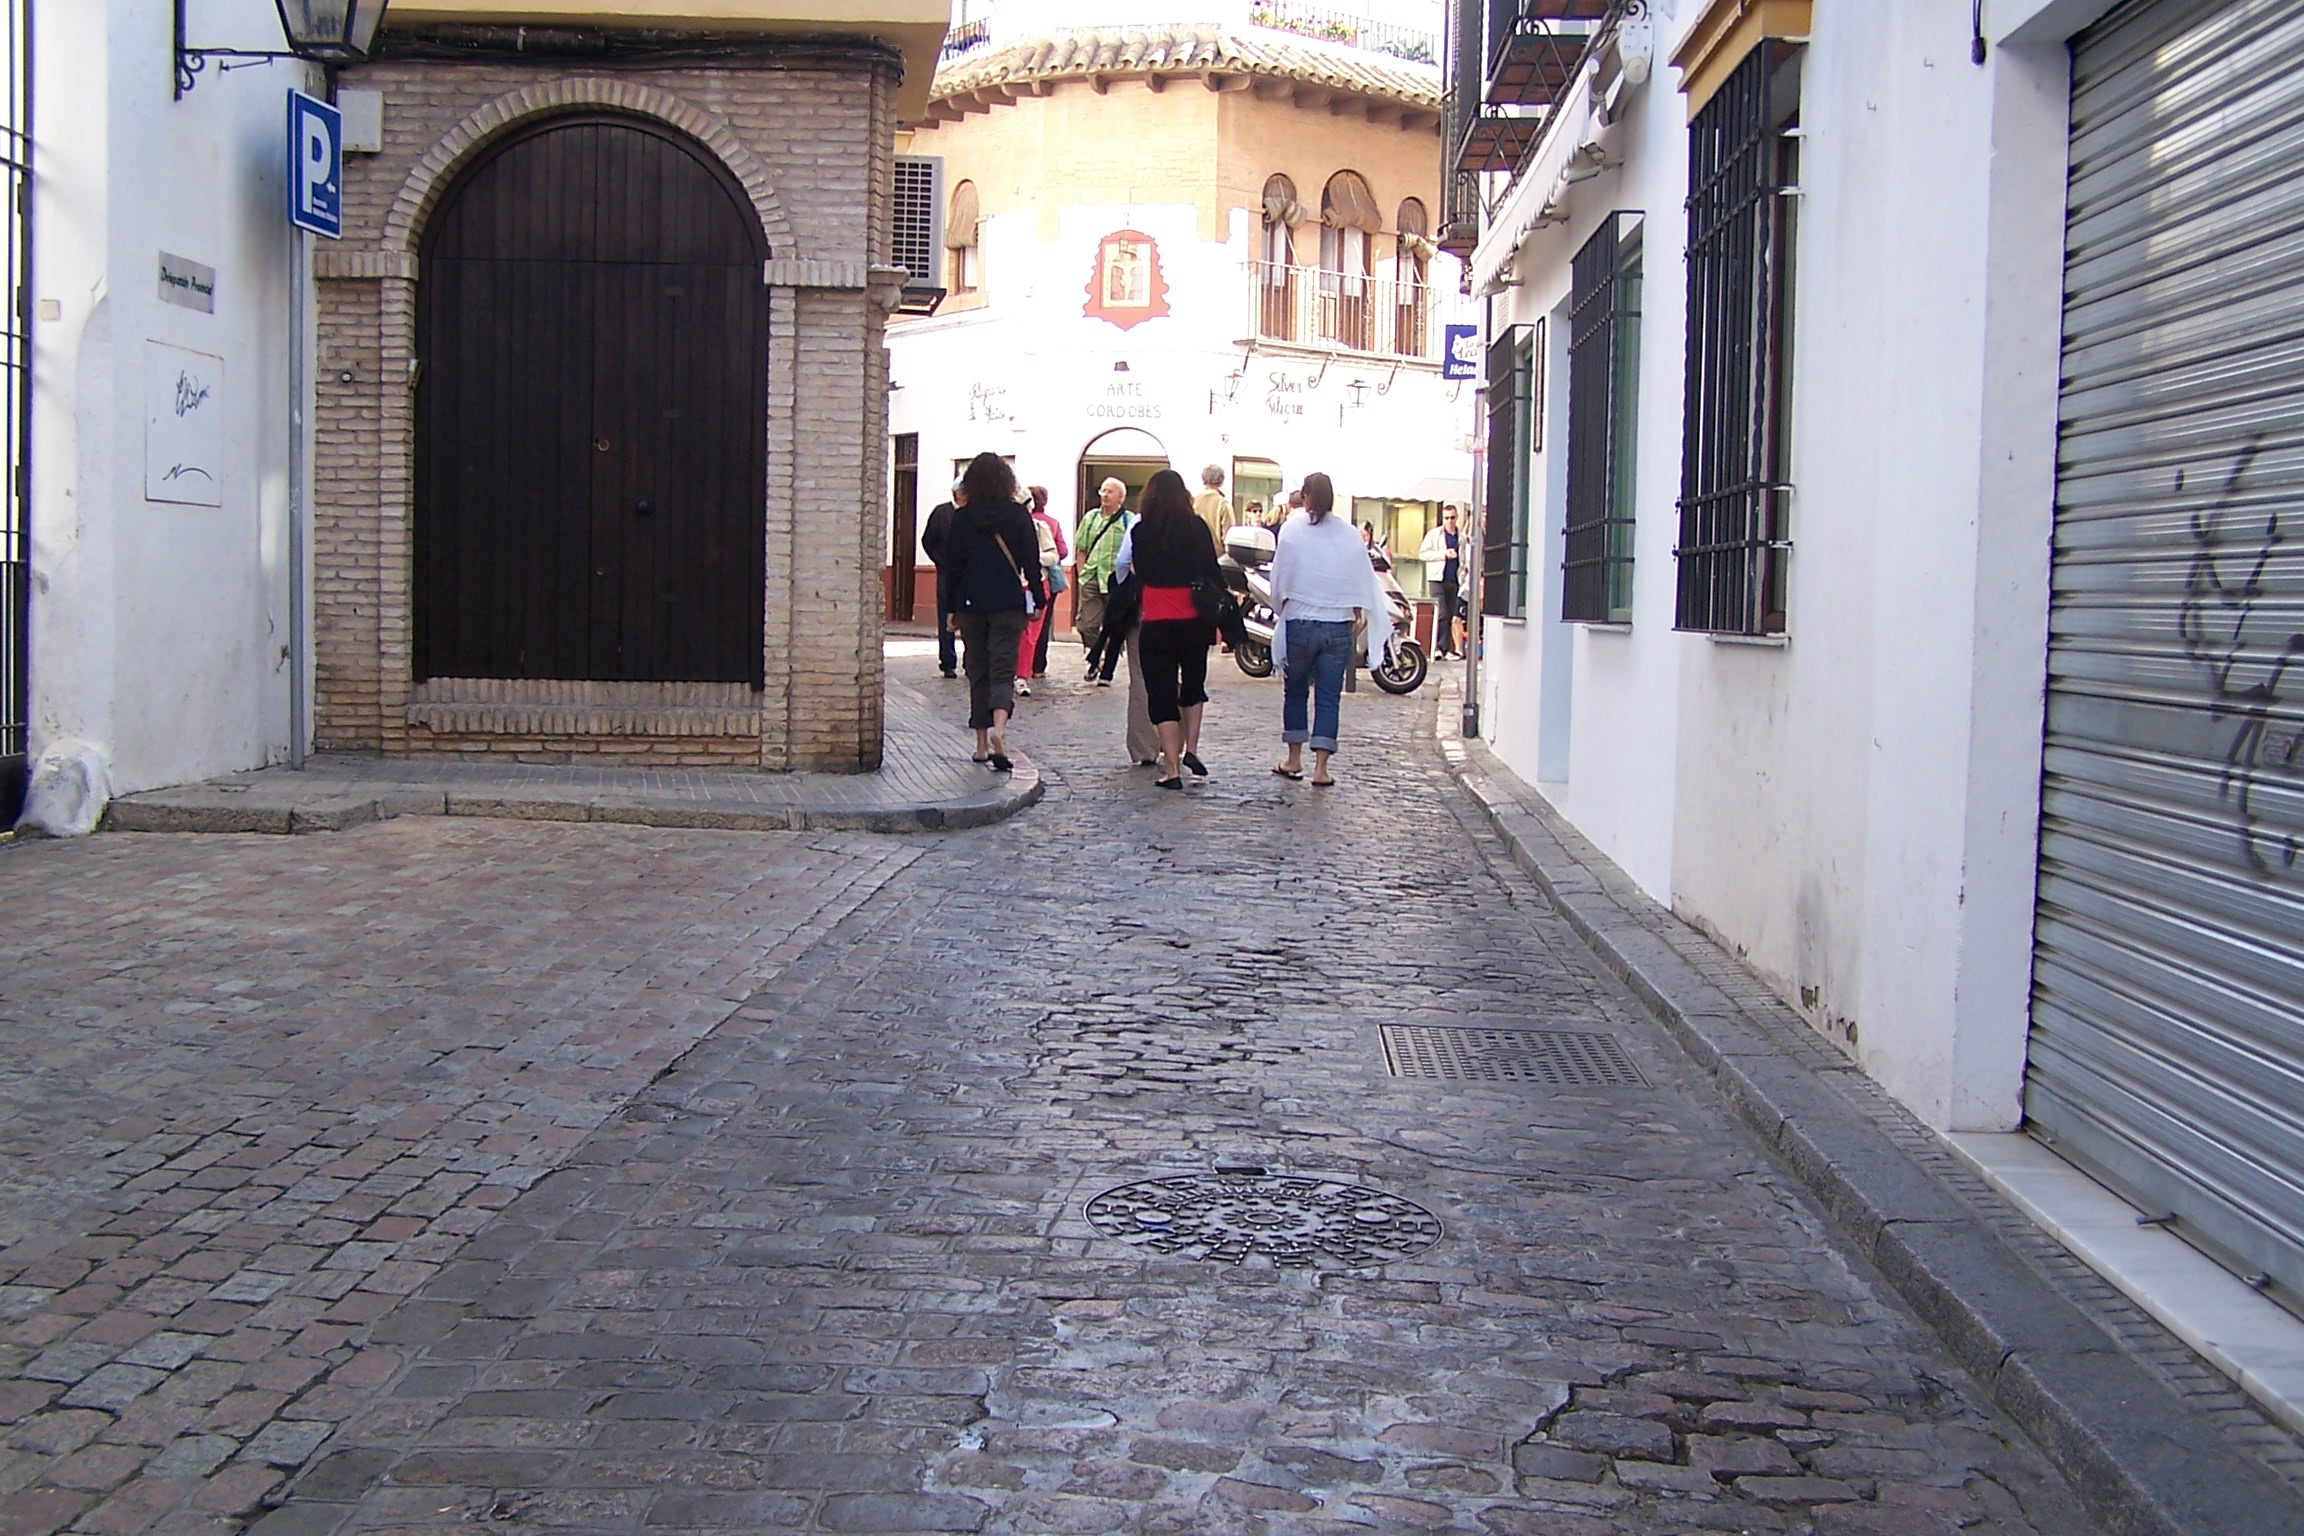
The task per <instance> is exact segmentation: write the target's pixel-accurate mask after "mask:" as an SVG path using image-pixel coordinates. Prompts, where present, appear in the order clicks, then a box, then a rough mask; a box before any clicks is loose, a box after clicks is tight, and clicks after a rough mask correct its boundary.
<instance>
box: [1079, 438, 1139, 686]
mask: <svg viewBox="0 0 2304 1536" xmlns="http://www.w3.org/2000/svg"><path fill="white" fill-rule="evenodd" d="M1127 502H1128V487H1127V486H1125V485H1122V484H1121V483H1120V482H1119V481H1117V480H1107V481H1105V482H1104V483H1103V484H1102V485H1101V486H1099V487H1097V489H1096V505H1095V506H1093V507H1090V508H1089V509H1088V510H1087V511H1086V512H1084V513H1082V514H1081V516H1080V523H1079V526H1078V527H1076V528H1074V529H1073V530H1072V554H1073V558H1074V559H1075V560H1076V561H1077V562H1078V563H1077V564H1076V565H1075V566H1074V568H1073V574H1074V575H1075V577H1076V578H1077V580H1076V581H1075V582H1074V583H1073V592H1072V627H1073V629H1075V630H1077V631H1078V632H1079V635H1080V648H1081V649H1082V650H1083V651H1088V652H1093V651H1094V650H1095V649H1096V639H1097V637H1098V636H1099V635H1101V634H1103V633H1104V599H1105V597H1106V596H1107V595H1109V594H1110V592H1111V590H1112V562H1113V561H1115V560H1117V559H1119V558H1120V541H1121V540H1122V539H1124V538H1126V537H1127V535H1128V506H1127ZM1089 670H1090V671H1091V672H1093V671H1095V665H1094V663H1090V665H1089Z"/></svg>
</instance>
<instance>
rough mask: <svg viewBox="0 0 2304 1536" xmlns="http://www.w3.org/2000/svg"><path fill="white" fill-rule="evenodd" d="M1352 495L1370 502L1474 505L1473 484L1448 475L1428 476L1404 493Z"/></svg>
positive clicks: (1384, 492) (1356, 491) (1362, 492)
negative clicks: (1452, 478) (1424, 502)
mask: <svg viewBox="0 0 2304 1536" xmlns="http://www.w3.org/2000/svg"><path fill="white" fill-rule="evenodd" d="M1352 494H1354V495H1355V496H1360V497H1364V498H1365V499H1367V500H1369V501H1452V502H1454V503H1455V504H1456V505H1458V506H1460V507H1468V506H1470V505H1472V482H1471V481H1469V480H1451V479H1450V478H1448V477H1447V476H1446V475H1428V476H1426V477H1425V478H1424V479H1422V480H1419V481H1417V482H1416V483H1415V484H1414V485H1412V486H1410V487H1408V489H1406V490H1404V491H1378V492H1374V493H1371V492H1368V491H1362V490H1358V489H1355V490H1354V491H1353V493H1352Z"/></svg>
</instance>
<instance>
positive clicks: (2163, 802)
mask: <svg viewBox="0 0 2304 1536" xmlns="http://www.w3.org/2000/svg"><path fill="white" fill-rule="evenodd" d="M1602 12H1604V16H1598V19H1595V18H1596V15H1597V13H1602ZM1971 21H1972V18H1971V8H1970V7H1968V6H1951V5H1944V4H1940V3H1931V0H1861V3H1858V0H1814V3H1813V4H1810V3H1808V0H1646V3H1635V0H1620V3H1615V4H1611V5H1609V6H1606V7H1600V6H1592V5H1579V4H1574V3H1570V0H1517V3H1507V4H1504V5H1501V6H1486V5H1482V6H1474V5H1472V4H1471V3H1470V0H1465V4H1464V5H1463V6H1461V7H1459V8H1457V10H1456V11H1455V12H1454V13H1453V22H1452V24H1453V25H1455V26H1457V27H1459V28H1460V29H1461V30H1459V31H1457V32H1456V33H1455V34H1454V36H1453V38H1452V44H1453V51H1454V55H1455V58H1456V60H1457V63H1456V64H1455V65H1453V66H1452V69H1454V70H1455V73H1454V74H1452V88H1453V91H1454V96H1453V99H1452V102H1451V108H1452V114H1453V118H1454V122H1453V124H1452V127H1453V128H1454V133H1455V136H1454V139H1453V141H1452V148H1451V151H1450V158H1449V162H1448V163H1449V168H1450V169H1451V170H1452V171H1457V172H1460V173H1461V174H1460V175H1459V176H1458V178H1457V180H1456V182H1455V183H1454V196H1453V198H1452V201H1451V206H1450V209H1449V212H1448V215H1447V217H1446V218H1445V219H1444V221H1443V229H1442V241H1443V243H1444V244H1447V243H1459V244H1463V245H1470V244H1471V243H1472V241H1473V239H1475V238H1476V240H1477V246H1476V249H1474V250H1473V253H1472V279H1473V286H1474V290H1475V293H1476V294H1477V295H1478V296H1479V298H1480V300H1481V302H1482V303H1483V305H1484V308H1485V328H1484V338H1483V339H1484V342H1485V343H1486V345H1487V346H1488V349H1489V351H1488V365H1487V369H1486V374H1487V378H1486V395H1487V404H1488V408H1489V416H1488V420H1489V423H1490V430H1489V439H1488V459H1487V474H1486V477H1485V479H1484V489H1485V492H1486V505H1485V507H1484V509H1483V517H1484V535H1485V537H1484V548H1483V557H1484V562H1485V571H1484V573H1483V586H1484V588H1485V590H1484V591H1483V593H1482V594H1481V599H1482V604H1483V606H1484V608H1485V610H1486V616H1485V617H1484V619H1483V620H1482V625H1481V633H1482V656H1481V662H1480V669H1481V670H1480V679H1481V682H1480V690H1479V705H1480V711H1479V718H1480V723H1481V728H1482V733H1483V734H1484V735H1485V736H1486V737H1487V738H1488V739H1489V741H1490V742H1491V743H1492V745H1493V746H1494V748H1495V749H1496V750H1497V752H1498V753H1499V754H1501V755H1502V757H1503V758H1504V759H1505V760H1506V761H1507V762H1508V763H1509V764H1510V765H1511V766H1512V767H1513V768H1514V769H1515V770H1516V771H1517V772H1518V773H1519V774H1520V775H1521V776H1522V777H1523V778H1525V779H1527V780H1529V781H1530V782H1531V783H1534V784H1536V785H1538V786H1539V788H1540V789H1541V790H1542V792H1543V793H1544V794H1545V796H1546V797H1547V798H1548V799H1549V800H1550V801H1551V803H1552V804H1553V805H1554V806H1555V807H1556V808H1557V809H1558V810H1559V812H1560V813H1561V814H1562V815H1563V816H1564V817H1565V818H1566V819H1567V820H1569V821H1570V822H1572V823H1573V824H1574V825H1575V826H1576V827H1577V828H1578V829H1579V830H1580V831H1582V832H1583V833H1584V834H1585V835H1586V836H1588V837H1589V838H1590V839H1591V840H1592V841H1593V842H1594V843H1596V844H1597V845H1598V846H1599V847H1600V848H1601V849H1602V850H1603V851H1605V852H1606V853H1607V854H1608V856H1609V857H1610V858H1612V859H1613V860H1615V861H1616V862H1617V863H1618V864H1619V865H1621V866H1622V867H1623V869H1624V870H1625V871H1626V872H1627V873H1628V874H1629V875H1631V877H1632V878H1634V879H1635V880H1636V881H1637V882H1638V883H1639V885H1640V886H1641V887H1642V889H1644V890H1645V891H1646V892H1648V893H1649V894H1650V895H1651V896H1653V897H1654V898H1655V899H1657V900H1659V901H1661V902H1664V903H1667V904H1669V905H1670V906H1671V907H1672V908H1673V910H1675V911H1676V912H1677V913H1679V914H1680V915H1681V916H1682V917H1684V918H1686V919H1687V920H1689V921H1691V922H1693V923H1695V924H1697V925H1698V926H1700V927H1702V928H1703V929H1705V930H1706V931H1708V932H1710V933H1711V934H1713V935H1714V936H1715V937H1717V938H1718V939H1720V940H1721V941H1723V942H1724V943H1726V944H1728V945H1730V946H1732V947H1733V948H1734V950H1735V951H1736V952H1737V953H1739V954H1740V955H1742V956H1743V957H1744V958H1745V959H1746V960H1747V961H1748V962H1749V963H1750V964H1751V965H1752V966H1753V967H1754V968H1755V969H1756V970H1757V971H1758V972H1759V973H1760V974H1761V975H1762V976H1764V977H1765V978H1767V980H1768V981H1769V982H1770V983H1771V985H1772V986H1773V987H1774V988H1775V990H1776V991H1778V992H1779V993H1780V995H1782V996H1783V997H1784V998H1785V999H1786V1001H1787V1002H1789V1003H1791V1004H1792V1005H1793V1006H1795V1007H1796V1008H1798V1009H1799V1010H1800V1011H1801V1012H1802V1013H1803V1014H1804V1015H1805V1016H1806V1018H1807V1019H1808V1020H1809V1021H1810V1023H1811V1024H1812V1025H1813V1026H1814V1027H1815V1028H1816V1029H1817V1030H1818V1031H1819V1032H1821V1033H1823V1034H1825V1035H1826V1036H1828V1037H1829V1038H1831V1039H1833V1040H1835V1041H1837V1042H1838V1043H1839V1044H1841V1045H1842V1046H1843V1047H1844V1048H1845V1049H1846V1050H1847V1051H1848V1052H1849V1053H1850V1055H1851V1056H1852V1057H1853V1058H1854V1059H1855V1060H1856V1061H1857V1062H1858V1063H1860V1064H1861V1065H1862V1067H1863V1068H1864V1070H1865V1071H1867V1072H1869V1073H1870V1074H1871V1075H1873V1076H1874V1077H1876V1078H1877V1079H1878V1080H1879V1081H1880V1082H1881V1083H1883V1084H1884V1085H1885V1086H1886V1087H1887V1088H1888V1089H1889V1090H1891V1091H1892V1092H1893V1093H1894V1094H1895V1095H1896V1096H1897V1097H1898V1098H1899V1099H1901V1100H1902V1101H1903V1102H1904V1103H1905V1104H1907V1105H1909V1106H1910V1107H1911V1108H1912V1109H1913V1110H1914V1111H1915V1112H1917V1113H1918V1114H1919V1115H1920V1116H1922V1117H1923V1118H1924V1119H1926V1120H1927V1121H1928V1122H1929V1123H1930V1124H1932V1125H1934V1126H1937V1127H1939V1128H1943V1129H1946V1130H1954V1131H1969V1130H1975V1131H2001V1130H2013V1129H2016V1128H2018V1127H2020V1126H2021V1127H2027V1128H2030V1129H2032V1130H2033V1131H2034V1132H2035V1133H2036V1134H2038V1135H2040V1136H2042V1137H2043V1139H2048V1140H2051V1141H2052V1142H2053V1143H2054V1144H2055V1145H2056V1146H2057V1147H2058V1148H2059V1150H2062V1151H2064V1152H2065V1153H2066V1154H2067V1155H2069V1156H2071V1157H2072V1158H2074V1159H2075V1160H2077V1161H2080V1162H2082V1163H2083V1164H2085V1165H2086V1166H2087V1167H2089V1168H2090V1169H2091V1170H2092V1171H2094V1172H2096V1173H2098V1174H2099V1175H2100V1176H2102V1177H2104V1178H2105V1179H2107V1180H2108V1181H2109V1182H2111V1183H2113V1184H2114V1185H2115V1186H2116V1187H2118V1188H2120V1189H2122V1190H2123V1191H2125V1192H2127V1193H2128V1194H2129V1195H2130V1196H2131V1197H2132V1198H2134V1199H2136V1200H2137V1201H2138V1202H2139V1203H2140V1204H2143V1205H2145V1206H2147V1207H2149V1208H2150V1209H2152V1210H2154V1211H2172V1212H2175V1213H2177V1218H2178V1220H2179V1222H2180V1223H2181V1225H2182V1227H2183V1229H2184V1231H2185V1235H2187V1236H2189V1237H2192V1238H2193V1239H2194V1240H2195V1241H2197V1242H2199V1243H2201V1244H2202V1245H2203V1246H2205V1247H2208V1248H2209V1249H2211V1251H2214V1252H2216V1253H2217V1254H2219V1255H2220V1256H2222V1257H2224V1258H2225V1259H2226V1261H2227V1262H2228V1263H2230V1264H2232V1265H2233V1266H2234V1267H2235V1268H2237V1269H2239V1270H2240V1271H2241V1272H2243V1273H2244V1274H2246V1275H2248V1276H2250V1277H2252V1283H2256V1284H2258V1285H2259V1287H2260V1288H2265V1287H2269V1288H2271V1289H2272V1290H2273V1292H2274V1293H2275V1294H2277V1295H2283V1296H2285V1297H2286V1298H2289V1299H2291V1301H2292V1300H2293V1298H2295V1297H2296V1296H2298V1295H2299V1294H2304V870H2299V868H2298V867H2297V858H2296V854H2297V850H2298V848H2299V846H2300V838H2304V772H2300V770H2304V753H2300V752H2299V750H2298V745H2297V744H2298V742H2299V740H2300V739H2304V686H2300V685H2304V672H2298V671H2297V670H2296V666H2297V664H2298V663H2299V662H2304V640H2300V639H2298V638H2296V636H2297V635H2298V633H2299V632H2304V564H2300V563H2299V560H2300V557H2299V555H2298V553H2297V549H2298V547H2299V546H2298V544H2297V540H2298V539H2299V537H2300V536H2304V524H2300V523H2298V522H2297V517H2298V516H2299V514H2297V513H2296V512H2295V511H2294V510H2293V508H2294V507H2295V505H2296V493H2297V490H2298V488H2299V484H2300V483H2304V468H2300V467H2299V466H2300V465H2304V393H2300V389H2304V364H2299V362H2298V361H2297V358H2298V353H2297V351H2296V343H2295V341H2294V338H2295V337H2296V336H2297V335H2298V334H2299V333H2304V256H2300V255H2299V254H2298V253H2299V250H2300V249H2304V248H2300V247H2299V246H2298V245H2297V244H2296V243H2295V242H2296V241H2297V239H2298V238H2299V237H2298V236H2297V235H2296V234H2295V233H2294V231H2296V230H2297V229H2298V228H2299V225H2298V223H2297V222H2296V214H2295V212H2294V210H2295V209H2296V208H2297V207H2298V206H2299V197H2298V194H2297V193H2296V192H2295V191H2294V190H2293V188H2294V187H2295V186H2297V185H2299V184H2304V131H2300V129H2299V127H2298V123H2299V120H2300V119H2304V92H2300V91H2299V88H2298V87H2297V85H2296V83H2295V82H2296V80H2297V78H2298V77H2297V75H2296V73H2295V66H2296V64H2297V62H2298V60H2299V58H2300V57H2304V9H2300V8H2299V7H2296V6H2294V5H2283V4H2250V3H2245V0H2233V3H2214V4H2211V3H2193V0H2128V3H2125V4H2117V5H2116V4H2114V3H2111V0H1995V3H1993V4H1991V5H1988V6H1986V7H1984V8H1983V17H1982V23H1981V27H1980V29H1979V28H1972V26H1971ZM1546 58H1550V59H1554V60H1558V61H1561V69H1560V70H1556V71H1555V77H1557V76H1558V74H1560V73H1562V72H1564V73H1565V75H1566V83H1565V84H1564V85H1562V86H1561V87H1559V88H1558V89H1557V91H1556V92H1553V91H1550V90H1548V89H1547V88H1545V87H1543V86H1542V84H1541V81H1542V80H1543V78H1544V63H1543V61H1544V60H1545V59H1546ZM1531 81H1534V82H1537V83H1536V84H1533V85H1532V84H1529V83H1528V82H1531ZM1474 231H1476V235H1475V233H1474Z"/></svg>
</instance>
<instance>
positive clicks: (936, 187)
mask: <svg viewBox="0 0 2304 1536" xmlns="http://www.w3.org/2000/svg"><path fill="white" fill-rule="evenodd" d="M892 223H893V228H894V230H895V235H894V239H893V240H892V241H891V243H890V248H889V260H890V261H891V262H893V263H894V264H895V265H897V266H899V267H902V268H903V269H904V270H905V271H906V272H907V273H909V274H910V276H908V277H907V278H906V279H905V286H906V287H908V288H916V287H920V286H923V285H929V284H933V283H934V282H935V281H936V278H937V276H938V274H939V273H940V272H941V270H942V268H943V262H942V261H941V260H940V259H939V258H940V256H941V255H942V252H943V250H944V161H943V159H942V157H941V156H936V155H898V156H897V157H896V209H895V218H894V220H893V221H892Z"/></svg>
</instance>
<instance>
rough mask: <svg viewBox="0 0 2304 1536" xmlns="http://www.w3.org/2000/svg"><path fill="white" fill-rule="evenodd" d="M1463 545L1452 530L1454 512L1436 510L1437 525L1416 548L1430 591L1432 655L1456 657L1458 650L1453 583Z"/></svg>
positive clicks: (1460, 567) (1460, 571)
mask: <svg viewBox="0 0 2304 1536" xmlns="http://www.w3.org/2000/svg"><path fill="white" fill-rule="evenodd" d="M1463 553H1464V549H1463V542H1462V536H1461V535H1460V534H1458V533H1457V531H1456V509H1455V508H1454V507H1453V506H1445V507H1442V508H1441V509H1440V526H1439V527H1437V528H1435V529H1433V530H1432V531H1431V532H1430V533H1427V534H1425V535H1424V542H1423V544H1422V545H1421V546H1420V547H1419V548H1418V549H1417V551H1416V555H1417V558H1418V559H1420V560H1422V561H1423V562H1424V579H1425V582H1426V583H1427V584H1428V585H1429V586H1430V587H1431V588H1432V607H1433V613H1432V652H1433V654H1434V655H1436V656H1457V655H1461V654H1462V648H1461V647H1460V646H1458V645H1457V643H1456V583H1457V580H1458V578H1459V577H1460V576H1461V575H1462V574H1463V569H1464V566H1463V559H1462V557H1463Z"/></svg>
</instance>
